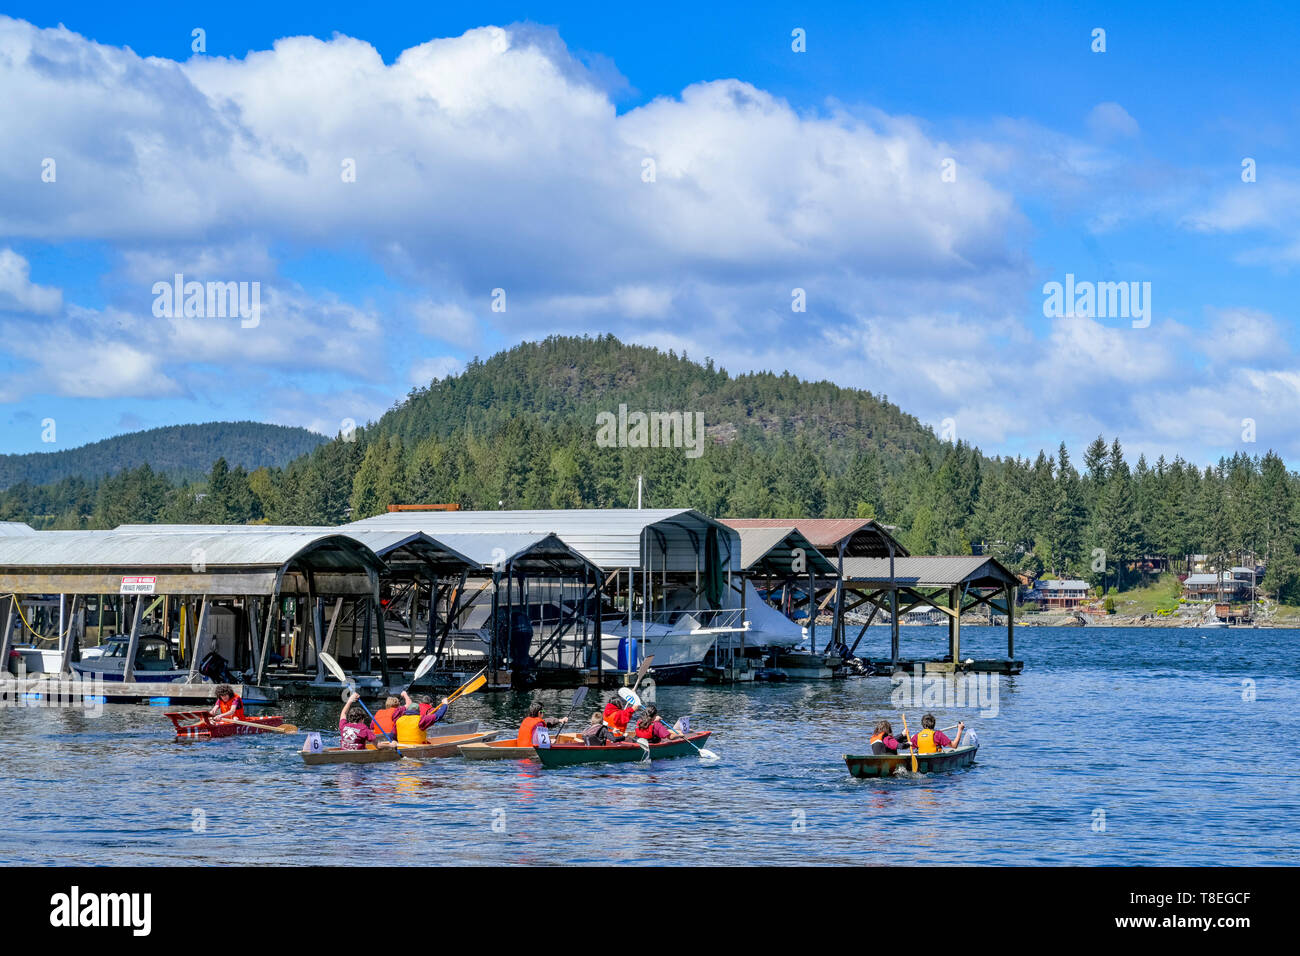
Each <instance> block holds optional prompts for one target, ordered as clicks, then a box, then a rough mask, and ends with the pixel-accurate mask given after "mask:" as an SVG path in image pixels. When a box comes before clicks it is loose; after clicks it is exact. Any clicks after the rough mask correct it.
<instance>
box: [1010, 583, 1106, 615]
mask: <svg viewBox="0 0 1300 956" xmlns="http://www.w3.org/2000/svg"><path fill="white" fill-rule="evenodd" d="M1089 590H1090V588H1089V586H1088V582H1087V581H1080V580H1078V579H1076V578H1070V579H1056V578H1053V579H1051V580H1047V581H1044V580H1041V579H1040V580H1038V581H1035V582H1034V587H1033V590H1031V591H1030V592H1029V594H1028V596H1027V597H1026V598H1025V600H1026V601H1027V602H1029V603H1033V604H1037V605H1038V607H1039V609H1040V610H1044V611H1046V610H1067V611H1072V610H1074V609H1075V608H1077V607H1079V606H1080V605H1081V604H1083V603H1084V602H1085V601H1087V600H1088V592H1089Z"/></svg>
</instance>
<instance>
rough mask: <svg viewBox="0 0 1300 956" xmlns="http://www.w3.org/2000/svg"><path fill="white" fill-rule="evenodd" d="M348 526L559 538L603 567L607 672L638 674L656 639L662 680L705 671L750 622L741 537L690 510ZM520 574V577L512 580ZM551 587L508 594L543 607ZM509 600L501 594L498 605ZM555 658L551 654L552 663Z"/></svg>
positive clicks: (409, 515) (454, 517) (436, 514)
mask: <svg viewBox="0 0 1300 956" xmlns="http://www.w3.org/2000/svg"><path fill="white" fill-rule="evenodd" d="M339 530H340V531H341V532H343V533H353V532H358V531H369V530H388V531H393V530H403V531H420V532H423V533H425V534H427V535H429V536H430V537H431V538H434V539H435V540H439V541H447V542H457V545H456V546H457V547H460V546H462V545H463V546H464V547H469V546H470V542H471V541H472V539H473V536H475V535H489V536H492V535H533V536H547V535H554V536H555V537H556V538H557V539H558V540H559V541H560V542H562V543H563V544H564V545H565V546H566V547H567V548H569V549H571V550H572V552H574V553H576V554H577V555H580V556H581V557H582V558H583V559H585V560H586V561H587V562H589V563H590V565H591V566H592V567H593V568H594V569H597V570H598V571H599V574H598V575H597V577H598V578H599V584H598V587H597V589H596V592H595V600H596V601H597V602H598V603H597V604H596V607H597V608H598V610H597V611H596V612H595V614H593V615H592V616H594V617H597V618H599V628H600V630H599V634H600V639H599V645H598V646H599V647H600V653H599V655H598V659H597V660H596V661H595V662H594V663H595V664H596V667H595V671H596V673H597V675H601V674H607V673H615V672H623V673H626V672H627V671H629V670H635V669H636V667H637V663H638V660H639V653H640V650H639V648H640V646H641V645H642V644H643V643H644V641H645V640H646V638H647V637H650V638H653V639H655V642H656V645H657V647H659V648H660V649H659V650H657V651H656V659H655V670H656V673H657V674H658V675H659V679H660V680H661V681H663V680H672V679H674V678H675V677H686V676H689V675H691V674H693V673H694V672H695V670H696V669H697V668H698V667H699V665H700V663H701V662H702V661H703V658H704V656H705V655H706V654H707V653H708V651H709V649H710V648H711V647H712V646H713V644H714V642H715V641H716V640H717V637H718V635H719V634H726V633H731V632H734V631H737V630H740V629H743V626H744V624H743V620H744V609H743V603H742V604H741V606H739V607H737V606H733V605H732V604H731V602H730V601H729V589H732V588H733V587H738V584H739V582H738V580H735V579H736V578H738V576H739V574H740V571H741V556H740V538H739V535H738V534H737V533H736V532H735V531H734V530H732V529H731V528H729V527H727V526H726V525H724V524H722V523H721V522H718V521H714V520H713V519H712V518H709V517H707V516H705V515H703V514H701V513H700V512H698V511H694V510H692V509H689V508H644V509H642V508H613V509H585V510H524V511H412V510H402V511H395V512H389V513H387V514H381V515H376V516H375V517H372V518H365V519H363V520H360V521H356V522H353V523H351V524H349V525H344V526H343V527H342V528H340V529H339ZM457 536H464V537H457ZM482 540H484V541H487V540H488V539H487V538H483V539H482ZM514 567H515V566H514V565H512V568H514ZM515 570H518V568H515ZM516 577H517V576H516V575H514V574H510V575H507V580H511V581H514V580H515V578H516ZM545 584H546V583H545V582H535V583H529V582H527V581H524V582H516V583H515V584H514V585H512V586H511V588H510V589H508V591H507V594H506V595H504V596H503V597H504V600H505V601H506V602H510V603H511V604H512V606H513V602H514V601H515V600H516V597H515V595H516V594H518V595H519V597H518V599H519V600H520V601H521V603H522V604H527V605H529V606H530V607H533V606H534V605H535V604H536V602H535V601H533V597H535V596H538V595H540V594H542V593H543V588H544V586H545ZM740 593H741V597H742V602H743V591H742V592H740ZM501 601H502V599H501V598H498V604H500V603H501ZM549 603H551V604H558V605H559V606H563V605H565V604H566V603H569V604H571V603H572V599H571V598H561V599H559V600H558V601H557V600H555V599H554V596H553V595H552V597H551V598H550V599H549ZM533 610H536V608H535V607H533ZM493 619H495V612H494V618H493ZM565 646H567V645H564V644H561V643H558V642H557V643H556V644H555V645H554V647H552V648H539V647H534V649H533V650H532V652H530V654H529V656H530V657H531V658H533V659H534V660H533V661H532V662H531V663H530V666H531V664H535V663H538V661H537V659H538V657H539V655H538V651H539V650H542V649H546V650H547V651H548V653H549V651H553V650H559V649H561V648H563V647H565ZM516 656H518V655H516ZM546 657H547V655H542V660H543V662H544V661H545V658H546ZM588 666H589V667H590V663H589V665H588ZM595 679H600V678H599V676H597V677H596V678H595Z"/></svg>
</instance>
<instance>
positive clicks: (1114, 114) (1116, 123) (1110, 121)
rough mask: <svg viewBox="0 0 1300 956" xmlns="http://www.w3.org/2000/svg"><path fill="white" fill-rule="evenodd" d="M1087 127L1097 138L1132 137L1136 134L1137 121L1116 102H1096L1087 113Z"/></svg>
mask: <svg viewBox="0 0 1300 956" xmlns="http://www.w3.org/2000/svg"><path fill="white" fill-rule="evenodd" d="M1088 129H1089V130H1091V131H1092V134H1093V135H1094V136H1096V137H1097V138H1098V139H1104V140H1105V139H1119V138H1123V139H1132V138H1133V137H1135V136H1137V135H1138V132H1139V129H1138V123H1137V120H1135V119H1134V118H1133V117H1132V116H1130V115H1129V113H1128V110H1126V109H1124V107H1122V106H1120V105H1119V104H1118V103H1113V102H1107V103H1098V104H1097V105H1096V106H1094V107H1093V108H1092V110H1091V111H1090V112H1089V113H1088Z"/></svg>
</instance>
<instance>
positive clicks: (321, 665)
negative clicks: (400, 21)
mask: <svg viewBox="0 0 1300 956" xmlns="http://www.w3.org/2000/svg"><path fill="white" fill-rule="evenodd" d="M311 635H312V647H313V650H314V651H315V652H316V683H318V684H323V683H325V658H323V657H321V654H322V653H324V652H325V601H324V599H323V598H320V597H317V596H315V595H314V594H313V595H312V597H311Z"/></svg>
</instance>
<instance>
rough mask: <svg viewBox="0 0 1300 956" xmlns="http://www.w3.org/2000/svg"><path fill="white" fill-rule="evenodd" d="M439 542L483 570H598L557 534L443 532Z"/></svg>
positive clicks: (439, 535)
mask: <svg viewBox="0 0 1300 956" xmlns="http://www.w3.org/2000/svg"><path fill="white" fill-rule="evenodd" d="M362 533H364V532H362ZM435 540H436V541H438V542H439V543H441V544H445V545H447V546H448V547H450V548H454V549H455V550H456V551H457V552H459V553H461V554H463V555H465V556H466V557H467V558H468V559H469V560H470V561H472V562H473V563H474V564H475V565H476V566H477V567H478V568H480V569H489V568H497V569H502V570H503V569H504V567H505V565H506V564H507V563H509V564H511V565H512V566H513V567H514V568H516V569H517V570H522V571H538V572H542V573H545V572H547V571H548V570H550V571H564V572H566V573H572V572H574V571H577V570H580V569H581V568H583V567H589V568H591V569H592V570H598V569H597V568H596V566H595V565H593V564H592V563H591V562H590V561H588V560H587V559H586V557H584V556H583V555H582V554H581V553H579V552H578V551H577V550H575V549H574V548H571V547H569V546H568V544H567V543H565V542H564V541H563V540H562V539H561V538H560V537H559V536H557V535H554V534H498V533H493V532H486V531H482V532H474V531H464V532H450V533H448V532H440V533H439V534H438V537H437V538H436V539H435Z"/></svg>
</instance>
